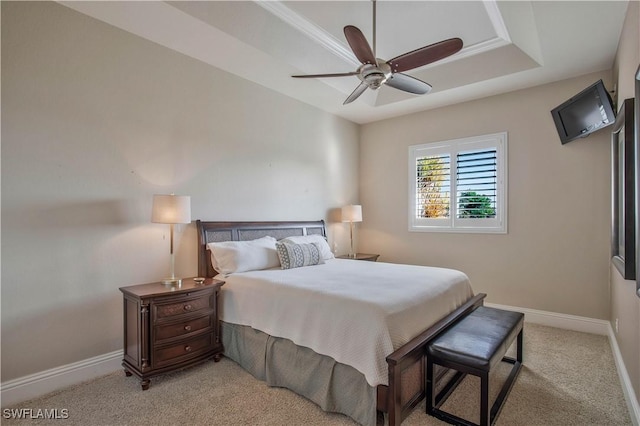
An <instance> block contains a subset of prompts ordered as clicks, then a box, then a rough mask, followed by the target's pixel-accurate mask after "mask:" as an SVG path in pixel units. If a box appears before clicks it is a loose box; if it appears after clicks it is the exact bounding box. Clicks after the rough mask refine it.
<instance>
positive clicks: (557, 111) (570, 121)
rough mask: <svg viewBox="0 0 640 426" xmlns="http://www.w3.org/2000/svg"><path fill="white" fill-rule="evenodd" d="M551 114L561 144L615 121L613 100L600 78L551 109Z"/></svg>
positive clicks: (584, 135)
mask: <svg viewBox="0 0 640 426" xmlns="http://www.w3.org/2000/svg"><path fill="white" fill-rule="evenodd" d="M551 115H552V116H553V121H554V123H555V124H556V129H557V130H558V135H559V136H560V142H562V143H563V144H565V143H567V142H571V141H572V140H575V139H578V138H584V137H586V136H588V135H590V134H591V133H593V132H595V131H598V130H600V129H602V128H605V127H607V126H609V125H611V124H613V123H614V122H615V121H616V114H615V111H614V108H613V102H611V97H610V96H609V93H608V92H607V89H605V87H604V83H602V80H598V81H597V82H595V83H594V84H592V85H591V86H589V87H587V88H586V89H584V90H583V91H582V92H580V93H578V94H577V95H575V96H574V97H572V98H571V99H569V100H568V101H566V102H563V103H562V104H561V105H558V106H557V107H555V108H554V109H552V110H551Z"/></svg>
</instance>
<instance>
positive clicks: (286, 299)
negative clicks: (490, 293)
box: [221, 259, 473, 386]
mask: <svg viewBox="0 0 640 426" xmlns="http://www.w3.org/2000/svg"><path fill="white" fill-rule="evenodd" d="M223 279H224V280H225V281H226V284H225V285H224V286H223V287H222V292H221V300H222V303H221V307H222V309H221V319H222V320H223V321H225V322H229V323H235V324H241V325H248V326H250V327H252V328H254V329H257V330H260V331H263V332H265V333H267V334H270V335H272V336H276V337H283V338H287V339H289V340H291V341H293V342H294V343H296V344H297V345H300V346H305V347H308V348H311V349H313V350H314V351H315V352H317V353H319V354H323V355H327V356H330V357H332V358H333V359H335V360H336V361H338V362H341V363H343V364H347V365H350V366H352V367H354V368H355V369H356V370H358V371H360V372H361V373H362V374H363V375H364V376H365V378H366V379H367V382H368V383H369V384H370V385H371V386H377V385H379V384H384V385H386V384H387V382H388V377H387V364H386V362H385V357H386V356H387V355H389V354H390V353H392V352H393V351H394V350H395V349H397V348H399V347H400V346H402V345H403V344H405V343H407V342H408V341H409V340H411V339H412V338H413V337H415V336H417V335H418V334H419V333H420V332H421V331H423V330H425V329H426V328H427V327H429V326H430V325H432V324H434V323H435V322H437V321H438V320H439V319H441V318H442V317H444V316H446V315H447V314H449V313H450V312H452V311H453V310H455V309H456V308H458V307H459V306H460V305H462V304H463V303H464V302H465V301H466V300H467V299H469V298H470V297H472V296H473V292H472V290H471V285H470V284H469V279H468V278H467V276H466V275H465V274H464V273H462V272H460V271H455V270H452V269H443V268H432V267H425V266H410V265H398V264H391V263H381V262H365V261H354V260H346V259H332V260H328V261H327V262H326V263H325V264H323V265H316V266H307V267H303V268H296V269H288V270H281V269H269V270H263V271H251V272H243V273H237V274H232V275H230V276H227V277H224V278H223Z"/></svg>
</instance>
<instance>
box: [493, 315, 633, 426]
mask: <svg viewBox="0 0 640 426" xmlns="http://www.w3.org/2000/svg"><path fill="white" fill-rule="evenodd" d="M485 305H486V306H489V307H492V308H497V309H504V310H507V311H518V312H522V313H523V314H524V320H525V322H530V323H532V324H540V325H546V326H549V327H556V328H562V329H564V330H573V331H582V332H585V333H591V334H599V335H602V336H608V337H609V344H610V345H611V351H612V352H613V360H614V362H615V364H616V370H617V372H618V378H619V379H620V384H621V385H622V392H623V394H624V399H625V401H626V402H627V408H628V409H629V415H630V416H631V423H632V424H633V425H634V426H640V404H638V399H637V398H636V393H635V391H634V390H633V386H632V385H631V378H630V377H629V373H628V372H627V368H626V367H625V365H624V361H623V359H622V354H621V353H620V348H619V347H618V341H617V340H616V336H615V334H614V333H613V328H612V327H611V323H610V322H609V321H606V320H599V319H593V318H587V317H579V316H575V315H566V314H559V313H556V312H547V311H538V310H535V309H528V308H518V307H514V306H506V305H497V304H494V303H485Z"/></svg>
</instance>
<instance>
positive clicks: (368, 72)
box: [358, 58, 391, 90]
mask: <svg viewBox="0 0 640 426" xmlns="http://www.w3.org/2000/svg"><path fill="white" fill-rule="evenodd" d="M377 62H378V63H377V64H376V65H373V64H363V65H361V66H360V68H358V78H359V79H360V80H361V81H362V82H363V83H365V84H366V85H367V86H369V88H371V89H373V90H376V89H378V88H379V87H380V86H382V85H383V84H384V83H385V82H386V81H387V80H388V79H389V77H391V67H390V66H389V64H387V62H386V61H384V60H382V59H380V58H377Z"/></svg>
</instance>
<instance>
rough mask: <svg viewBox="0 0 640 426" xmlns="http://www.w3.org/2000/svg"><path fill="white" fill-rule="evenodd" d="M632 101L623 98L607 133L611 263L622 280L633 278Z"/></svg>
mask: <svg viewBox="0 0 640 426" xmlns="http://www.w3.org/2000/svg"><path fill="white" fill-rule="evenodd" d="M634 115H635V114H634V102H633V99H632V98H630V99H625V100H624V101H623V103H622V106H621V107H620V111H619V112H618V116H617V117H616V122H615V124H614V126H613V131H612V132H611V151H612V162H611V163H612V164H611V170H612V176H611V182H612V193H611V195H612V197H611V199H612V215H611V216H612V221H611V222H612V227H611V237H612V238H611V255H612V261H613V264H614V265H615V266H616V268H617V269H618V271H620V274H621V275H622V276H623V278H624V279H626V280H635V279H636V231H635V228H636V217H635V209H636V196H635V192H636V189H635V186H636V175H635V165H636V158H635V149H634V145H635V132H634V127H635V126H634V120H635V118H634Z"/></svg>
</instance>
